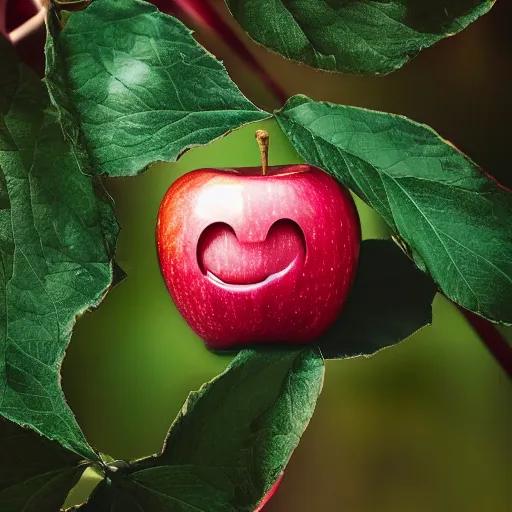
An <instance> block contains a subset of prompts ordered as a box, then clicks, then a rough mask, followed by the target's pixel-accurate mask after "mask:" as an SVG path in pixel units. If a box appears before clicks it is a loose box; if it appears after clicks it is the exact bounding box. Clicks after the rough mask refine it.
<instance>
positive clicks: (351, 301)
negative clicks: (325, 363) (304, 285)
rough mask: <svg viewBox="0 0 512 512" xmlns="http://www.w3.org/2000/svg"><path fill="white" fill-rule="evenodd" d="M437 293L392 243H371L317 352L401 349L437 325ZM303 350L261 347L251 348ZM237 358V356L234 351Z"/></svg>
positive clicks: (329, 355)
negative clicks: (434, 305)
mask: <svg viewBox="0 0 512 512" xmlns="http://www.w3.org/2000/svg"><path fill="white" fill-rule="evenodd" d="M436 292H437V287H436V284H435V283H434V281H433V280H432V279H431V278H430V276H428V275H427V274H425V273H424V272H422V271H421V270H419V269H418V268H417V267H416V266H415V265H414V263H413V262H412V261H411V260H410V259H409V258H408V257H407V256H406V255H405V254H404V253H403V252H402V250H401V249H400V248H399V247H398V246H397V245H396V244H395V243H394V242H393V241H392V240H389V239H387V240H365V241H363V243H362V244H361V251H360V256H359V263H358V267H357V275H356V279H355V282H354V286H353V288H352V290H351V292H350V296H349V298H348V301H347V303H346V305H345V307H344V309H343V311H342V312H341V314H340V316H339V317H338V319H337V320H336V321H335V322H334V324H333V325H332V326H331V327H330V328H329V330H328V331H327V332H326V333H325V334H324V335H322V336H321V337H320V338H319V339H318V340H316V341H315V342H314V343H312V344H311V346H317V347H318V348H319V349H320V350H321V352H322V355H323V356H324V358H325V359H344V358H348V357H355V356H369V355H371V354H374V353H375V352H377V351H378V350H380V349H383V348H385V347H389V346H391V345H395V344H396V343H398V342H400V341H402V340H404V339H405V338H407V337H409V336H411V335H412V334H413V333H415V332H416V331H418V330H419V329H421V328H422V327H424V326H426V325H429V324H430V323H431V322H432V301H433V300H434V296H435V294H436ZM303 347H304V346H303V345H283V344H279V345H276V344H272V345H266V344H265V345H264V344H257V345H252V346H251V347H250V348H253V349H257V350H297V349H300V348H303ZM244 348H247V347H244ZM233 352H237V351H229V353H231V354H232V353H233ZM218 353H220V354H226V353H228V352H225V351H222V352H218Z"/></svg>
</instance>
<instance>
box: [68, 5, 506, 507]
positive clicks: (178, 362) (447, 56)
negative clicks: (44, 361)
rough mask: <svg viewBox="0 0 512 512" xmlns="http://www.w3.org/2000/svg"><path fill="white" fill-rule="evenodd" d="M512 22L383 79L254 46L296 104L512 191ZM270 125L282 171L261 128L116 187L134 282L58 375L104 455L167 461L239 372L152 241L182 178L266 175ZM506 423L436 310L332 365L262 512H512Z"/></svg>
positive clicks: (376, 227) (370, 228) (455, 333)
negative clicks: (399, 136) (433, 135)
mask: <svg viewBox="0 0 512 512" xmlns="http://www.w3.org/2000/svg"><path fill="white" fill-rule="evenodd" d="M502 5H503V7H502ZM219 7H220V11H221V12H222V14H223V15H226V12H225V10H224V9H222V8H221V5H220V2H219ZM510 13H511V9H510V3H509V2H508V1H507V0H499V1H498V2H497V5H496V7H495V8H494V10H493V11H492V12H491V13H490V14H489V15H487V16H485V17H484V18H482V19H481V20H480V21H478V22H477V23H476V24H474V25H473V26H471V27H470V28H469V29H467V30H466V31H465V32H463V33H461V34H460V35H458V36H455V37H453V38H449V39H447V40H445V41H443V42H442V43H440V44H438V45H437V46H435V47H434V48H432V49H429V50H426V51H424V52H423V53H422V54H420V56H419V57H417V58H416V59H414V60H413V61H412V62H411V63H409V64H408V65H406V66H405V67H404V68H403V69H402V70H400V71H397V72H396V73H393V74H392V75H389V76H386V77H380V78H373V77H347V76H337V75H333V74H329V73H325V72H318V71H315V70H312V69H310V68H306V67H304V66H299V65H297V64H293V63H291V62H288V61H284V60H283V59H281V58H280V57H278V56H277V55H274V54H270V53H269V52H267V51H266V50H264V49H262V48H259V47H257V46H256V45H254V44H252V43H251V42H250V41H249V40H248V39H247V38H244V41H245V42H246V44H247V46H248V47H249V48H250V50H251V52H253V53H254V55H255V56H256V57H257V58H258V59H259V61H260V62H261V63H262V64H263V65H264V66H265V68H266V69H267V70H268V72H269V73H270V74H271V75H272V76H273V77H274V78H275V79H276V81H278V82H279V83H280V84H281V85H282V86H283V88H284V89H285V90H286V91H287V93H288V94H289V95H292V94H296V93H305V94H307V95H309V96H310V97H312V98H314V99H317V100H330V101H335V102H337V103H345V104H351V105H357V106H364V107H368V108H374V109H378V110H384V111H389V112H395V113H400V114H405V115H408V116H409V117H411V118H413V119H415V120H417V121H420V122H424V123H427V124H430V125H431V126H433V127H434V128H435V129H436V130H437V131H439V132H440V133H441V135H442V136H444V137H445V138H447V139H449V140H451V141H452V142H453V143H454V144H455V145H457V146H458V147H459V148H460V149H462V150H463V151H464V152H465V153H467V154H468V155H469V156H471V157H472V158H473V159H474V160H475V161H476V162H477V163H479V164H480V165H482V167H483V168H484V169H486V170H487V171H488V172H490V173H491V174H494V175H495V176H496V177H498V178H499V179H500V180H501V181H503V182H504V183H506V184H508V185H509V186H510V185H511V181H512V180H511V176H510V174H509V172H510V171H509V170H510V163H509V156H508V151H507V148H508V145H509V144H510V140H509V139H510V130H509V128H508V126H507V123H508V122H509V118H510V116H511V114H512V104H511V94H510V71H511V56H512V51H511V48H512V45H511V39H510V35H509V32H508V31H509V27H508V23H507V22H506V18H507V17H508V16H509V15H510ZM226 19H228V18H227V16H226ZM508 19H509V21H510V18H508ZM185 21H187V22H189V20H185ZM233 25H234V24H233ZM192 27H193V28H194V29H196V30H197V33H196V37H197V39H198V40H199V41H200V42H201V43H202V44H203V45H205V46H206V47H207V48H208V49H209V50H210V51H211V52H212V53H214V54H215V55H216V56H217V57H219V58H220V59H221V60H223V61H224V63H225V65H226V67H227V68H228V71H229V72H230V74H231V76H232V77H233V79H234V80H235V81H236V82H237V83H238V84H239V86H240V87H241V89H242V90H243V92H244V93H245V94H247V95H248V96H249V98H250V99H251V100H253V101H254V102H255V103H257V104H258V105H260V106H261V107H264V108H267V109H273V108H276V107H278V106H279V104H278V103H277V102H276V100H275V99H274V98H273V97H272V96H271V95H270V94H269V92H268V91H266V90H265V89H264V88H263V86H262V84H261V82H260V81H259V80H258V78H257V77H256V76H254V75H253V74H252V73H250V72H249V71H248V70H247V68H246V67H245V66H244V65H243V63H241V62H240V60H238V58H237V57H236V55H235V53H234V52H232V51H230V49H229V48H226V47H225V45H224V44H223V43H222V42H221V41H220V40H218V39H216V38H215V37H214V36H213V35H212V34H210V33H208V31H207V30H205V29H204V28H201V27H198V26H194V25H193V24H192ZM235 28H236V27H235ZM262 127H264V128H265V129H267V130H268V131H269V132H270V134H271V149H270V163H271V164H281V163H290V162H298V161H300V160H299V158H298V156H297V155H296V154H295V152H294V151H293V149H292V148H291V147H290V145H289V144H288V143H287V141H286V140H285V138H284V137H283V136H282V134H281V133H280V132H279V129H278V128H277V126H276V125H275V123H273V122H266V123H259V124H256V125H252V126H250V127H246V128H243V129H241V130H237V131H235V132H233V133H232V134H230V135H229V136H227V137H225V138H223V139H220V140H218V141H216V142H214V143H213V144H211V145H209V146H207V147H203V148H196V149H194V150H191V151H189V152H187V153H186V154H185V155H184V156H183V157H182V158H181V160H180V161H179V162H178V163H176V164H156V165H154V166H153V167H152V168H150V169H149V170H148V171H147V172H146V173H145V174H143V175H142V176H140V177H137V178H132V179H122V180H116V179H112V180H110V181H109V182H108V183H107V186H108V188H109V190H110V191H111V193H112V195H113V197H114V199H115V201H116V205H117V212H118V217H119V220H120V223H121V226H122V231H121V235H120V238H119V248H118V252H117V257H118V261H119V263H120V264H121V266H122V267H123V268H124V270H125V271H126V272H127V273H128V278H127V279H126V280H125V281H124V282H123V283H122V284H120V285H119V286H118V287H116V288H115V289H113V290H112V291H111V293H110V294H109V295H108V296H107V298H106V299H105V301H104V303H103V304H102V305H101V307H100V308H99V309H97V310H96V311H94V312H92V313H88V314H86V315H84V316H83V317H82V318H80V319H79V321H78V322H77V325H76V328H75V333H74V335H73V339H72V342H71V344H70V347H69V349H68V352H67V355H66V358H65V360H64V363H63V371H62V373H63V387H64V391H65V394H66V396H67V398H68V400H69V403H70V405H71V407H72V409H73V411H74V412H75V414H76V416H77V419H78V421H79V423H80V425H81V426H82V428H83V430H84V432H85V434H86V436H87V438H88V439H89V440H90V442H91V443H92V444H93V445H94V446H95V447H96V448H97V449H99V450H100V451H102V452H105V453H108V454H109V455H111V456H113V457H115V458H124V459H129V458H134V457H141V456H144V455H149V454H151V453H154V452H158V451H159V450H160V449H161V446H162V442H163V439H164V436H165V434H166V431H167V429H168V427H169V425H170V424H171V422H172V421H173V419H174V417H175V415H176V413H177V411H178V409H179V408H180V407H181V405H182V403H183V401H184V399H185V398H186V396H187V394H188V392H189V391H190V390H192V389H197V388H198V387H199V386H200V385H201V384H202V383H203V382H204V381H205V380H208V379H210V378H211V377H213V376H214V375H216V374H217V373H219V372H220V371H221V370H222V369H223V368H224V367H225V366H226V364H227V363H228V362H229V358H228V357H225V356H219V355H214V354H212V353H210V352H208V351H207V350H206V349H205V348H204V346H203V343H202V341H201V340H200V339H199V338H197V337H196V336H195V335H194V334H193V333H192V332H191V330H190V329H189V327H188V326H187V325H186V323H185V322H184V320H183V319H182V318H181V317H180V315H179V314H178V312H177V311H176V309H175V308H174V305H173V303H172V300H171V298H170V296H169V295H168V293H167V290H166V288H165V285H164V282H163V280H162V278H161V276H160V271H159V268H158V263H157V259H156V249H155V243H154V229H155V222H156V215H157V211H158V207H159V203H160V201H161V199H162V197H163V195H164V193H165V191H166V190H167V188H168V187H169V186H170V184H171V183H172V182H173V181H174V180H175V179H176V178H177V177H179V176H180V175H181V174H183V173H185V172H187V171H190V170H192V169H196V168H199V167H205V166H212V167H225V166H246V165H257V164H258V162H259V154H258V149H257V147H256V144H255V142H254V135H253V134H254V130H255V129H256V128H262ZM358 207H359V209H360V214H361V218H362V222H363V236H364V237H365V238H371V237H375V236H384V235H386V234H387V230H386V228H385V227H384V225H383V224H382V222H381V220H380V219H379V218H378V217H377V216H376V215H375V214H374V213H373V212H372V211H371V210H370V209H368V208H367V207H365V206H364V205H362V204H360V203H358ZM511 222H512V220H511ZM375 264H376V265H378V264H379V262H378V261H376V262H375ZM508 335H509V336H510V332H509V333H508ZM510 338H512V336H510ZM511 413H512V386H511V382H510V380H509V379H508V377H507V376H506V375H505V374H504V373H503V371H502V370H501V369H500V367H499V366H498V365H497V364H496V362H495V361H494V359H493V358H492V356H491V355H490V354H489V353H488V352H487V350H486V349H485V347H484V346H483V344H482V343H481V342H480V340H479V339H478V337H477V336H476V335H475V334H474V332H473V331H472V329H471V327H469V326H468V324H467V323H466V321H465V320H464V318H463V317H462V316H461V314H460V313H458V312H457V310H456V309H455V308H454V307H453V306H452V305H451V304H449V303H448V301H446V300H445V299H443V298H442V297H440V296H438V297H436V300H435V303H434V322H433V325H432V326H430V327H428V328H426V329H424V330H422V331H421V332H420V333H418V334H416V335H414V336H413V337H411V338H410V339H408V340H407V341H405V342H404V343H402V344H400V345H398V346H396V347H394V348H392V349H388V350H384V351H382V352H380V353H379V354H377V355H376V356H374V357H372V358H370V359H365V358H356V359H350V360H345V361H335V362H329V363H328V364H327V375H326V381H325V387H324V391H323V394H322V396H321V399H320V402H319V405H318V408H317V410H316V412H315V415H314V417H313V420H312V422H311V424H310V426H309V428H308V430H307V432H306V434H305V435H304V437H303V440H302V442H301V445H300V446H299V448H298V449H297V451H296V452H295V454H294V455H293V458H292V460H291V462H290V465H289V467H288V469H287V472H286V475H285V478H284V480H283V483H282V485H281V487H280V489H279V491H278V492H277V493H276V495H275V496H274V498H273V499H272V500H271V502H270V503H269V505H268V506H267V507H266V509H265V511H266V512H277V511H296V512H306V511H308V512H312V511H315V512H316V511H319V512H331V511H333V512H334V511H350V512H388V511H389V512H402V511H403V512H410V511H411V510H414V511H415V512H434V511H436V512H437V511H439V512H444V511H447V512H448V511H450V512H453V511H466V512H473V511H475V512H482V511H486V512H487V511H489V512H506V511H507V510H511V506H512V490H511V487H512V486H511V483H512V472H511V469H512V464H511V462H510V461H511V455H512V453H511V452H512V449H511V448H512V443H511V428H510V427H511Z"/></svg>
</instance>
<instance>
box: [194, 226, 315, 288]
mask: <svg viewBox="0 0 512 512" xmlns="http://www.w3.org/2000/svg"><path fill="white" fill-rule="evenodd" d="M305 258H306V240H305V237H304V233H303V231H302V229H301V228H300V227H299V225H298V224H297V223H296V222H294V221H292V220H290V219H280V220H278V221H276V222H274V224H272V226H271V227H270V229H269V230H268V233H267V236H266V238H265V240H264V241H262V242H241V241H239V240H238V238H237V236H236V234H235V231H234V230H233V228H232V227H231V226H230V225H228V224H226V223H223V222H216V223H214V224H210V225H209V226H208V227H207V228H206V229H205V230H204V231H203V232H202V233H201V236H200V237H199V241H198V244H197V262H198V265H199V268H200V269H201V272H202V273H203V274H204V275H210V276H213V277H215V278H216V279H217V280H220V281H222V282H223V283H226V284H255V283H260V282H262V281H264V280H266V279H267V278H269V277H270V276H272V275H274V274H278V273H279V272H282V271H284V270H285V269H286V268H287V267H288V266H290V265H291V264H292V263H293V262H294V261H295V260H299V261H301V262H304V260H305Z"/></svg>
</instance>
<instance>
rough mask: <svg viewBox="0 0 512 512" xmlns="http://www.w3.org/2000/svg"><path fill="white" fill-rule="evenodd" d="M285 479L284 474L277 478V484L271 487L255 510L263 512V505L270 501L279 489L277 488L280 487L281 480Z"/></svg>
mask: <svg viewBox="0 0 512 512" xmlns="http://www.w3.org/2000/svg"><path fill="white" fill-rule="evenodd" d="M282 479H283V474H281V476H280V477H279V478H278V479H277V480H276V482H275V484H274V485H273V486H272V487H271V488H270V491H268V492H267V494H265V496H264V497H263V499H262V500H261V502H260V504H259V505H258V507H257V508H256V510H255V511H254V512H261V511H262V510H263V507H264V506H265V505H266V504H267V503H268V502H269V500H270V498H272V496H274V494H275V493H276V491H277V488H278V487H279V484H280V483H281V480H282Z"/></svg>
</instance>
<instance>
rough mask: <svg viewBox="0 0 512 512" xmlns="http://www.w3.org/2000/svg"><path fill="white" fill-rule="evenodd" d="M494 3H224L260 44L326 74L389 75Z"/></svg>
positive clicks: (445, 0)
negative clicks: (339, 72) (328, 72)
mask: <svg viewBox="0 0 512 512" xmlns="http://www.w3.org/2000/svg"><path fill="white" fill-rule="evenodd" d="M494 1H495V0H385V1H384V0H331V1H328V2H327V1H326V0H226V3H227V5H228V7H229V9H230V10H231V12H232V14H233V16H234V17H235V18H236V19H237V20H238V22H239V23H240V24H241V25H242V27H243V28H244V30H246V31H247V32H248V33H249V35H250V36H251V37H252V38H253V39H254V40H256V41H257V42H258V43H260V44H262V45H264V46H266V47H267V48H270V49H271V50H274V51H276V52H277V53H279V54H281V55H283V56H284V57H287V58H289V59H293V60H297V61H299V62H302V63H304V64H308V65H310V66H313V67H316V68H320V69H326V70H329V71H341V72H345V73H355V74H359V73H374V74H382V73H389V72H391V71H393V70H395V69H398V68H399V67H401V66H402V65H403V64H405V63H406V62H407V61H408V60H409V59H411V58H412V57H414V56H415V55H416V54H417V53H418V52H419V51H420V50H421V49H422V48H426V47H428V46H431V45H433V44H434V43H436V42H437V41H439V40H441V39H443V38H445V37H448V36H450V35H453V34H455V33H457V32H460V31H461V30H462V29H464V28H465V27H466V26H467V25H469V24H470V23H472V22H473V21H475V20H476V19H477V18H478V17H479V16H481V15H482V14H484V13H486V12H487V11H488V10H489V9H490V8H491V7H492V5H493V4H494Z"/></svg>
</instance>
